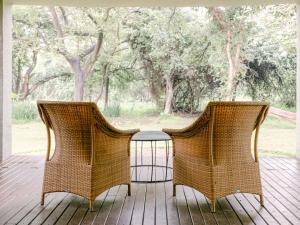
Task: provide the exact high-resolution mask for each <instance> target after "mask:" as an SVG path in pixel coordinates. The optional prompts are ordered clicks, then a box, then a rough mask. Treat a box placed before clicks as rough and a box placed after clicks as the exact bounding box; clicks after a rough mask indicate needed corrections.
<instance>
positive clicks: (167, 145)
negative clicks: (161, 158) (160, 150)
mask: <svg viewBox="0 0 300 225" xmlns="http://www.w3.org/2000/svg"><path fill="white" fill-rule="evenodd" d="M165 143H166V179H165V180H167V179H168V164H169V141H165Z"/></svg>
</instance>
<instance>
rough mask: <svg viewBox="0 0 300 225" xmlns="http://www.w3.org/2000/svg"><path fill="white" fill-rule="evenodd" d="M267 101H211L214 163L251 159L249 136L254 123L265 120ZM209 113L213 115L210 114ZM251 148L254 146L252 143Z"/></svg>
mask: <svg viewBox="0 0 300 225" xmlns="http://www.w3.org/2000/svg"><path fill="white" fill-rule="evenodd" d="M268 107H269V105H268V103H247V102H227V103H226V102H218V103H217V102H212V103H210V104H209V105H208V110H210V112H211V114H212V113H214V121H213V127H212V131H211V132H212V134H210V135H213V139H212V140H213V146H212V147H213V153H214V160H215V162H214V163H215V164H216V165H218V164H229V165H230V162H231V163H232V166H235V165H236V164H240V163H245V162H250V161H253V155H252V154H251V138H253V137H252V135H254V134H255V133H254V132H253V130H254V129H256V127H257V125H259V124H260V122H261V121H262V120H264V117H265V114H266V111H267V109H268ZM211 116H212V115H211ZM252 147H253V146H252Z"/></svg>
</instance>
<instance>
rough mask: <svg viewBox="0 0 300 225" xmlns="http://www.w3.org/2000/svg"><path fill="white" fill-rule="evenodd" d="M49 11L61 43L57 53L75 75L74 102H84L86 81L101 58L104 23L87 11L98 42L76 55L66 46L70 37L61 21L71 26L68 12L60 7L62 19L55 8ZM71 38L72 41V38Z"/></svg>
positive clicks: (107, 13) (106, 17)
mask: <svg viewBox="0 0 300 225" xmlns="http://www.w3.org/2000/svg"><path fill="white" fill-rule="evenodd" d="M49 11H50V13H51V16H52V22H53V28H54V29H55V31H56V34H57V41H58V43H59V44H58V46H57V51H58V52H59V54H61V55H63V56H64V57H65V59H66V60H67V62H68V63H69V65H70V67H71V68H72V71H73V73H74V75H75V87H74V100H75V101H83V98H84V84H85V80H86V78H87V77H88V76H89V75H90V73H91V70H92V68H93V65H94V64H95V62H96V60H97V58H98V56H99V53H100V49H101V46H102V42H103V36H104V30H103V26H102V23H101V22H98V21H97V19H96V18H95V17H94V16H93V15H92V14H91V13H89V12H87V11H85V12H86V15H87V17H88V18H89V19H90V20H91V22H92V24H93V25H94V26H95V29H96V32H97V38H96V42H95V43H94V44H93V45H91V46H90V47H88V48H85V49H83V50H81V51H78V52H77V54H76V53H75V54H74V53H71V52H70V51H68V47H67V45H66V42H67V39H68V36H67V34H66V33H65V32H64V30H63V27H62V22H61V21H60V19H63V23H64V25H65V26H68V25H69V20H68V15H67V14H66V11H65V10H64V8H62V7H60V13H61V16H60V17H59V16H58V13H57V10H56V8H55V7H49ZM109 11H110V9H107V10H106V12H105V15H104V17H103V21H102V22H103V23H106V22H107V20H108V18H109ZM70 38H71V39H72V37H70ZM82 61H84V63H82Z"/></svg>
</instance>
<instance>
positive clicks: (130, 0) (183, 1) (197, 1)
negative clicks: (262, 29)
mask: <svg viewBox="0 0 300 225" xmlns="http://www.w3.org/2000/svg"><path fill="white" fill-rule="evenodd" d="M7 1H8V2H9V3H10V4H16V5H61V6H78V7H81V6H82V7H155V6H165V7H185V6H186V7H188V6H239V5H269V4H281V3H298V4H299V3H300V0H223V1H222V0H7Z"/></svg>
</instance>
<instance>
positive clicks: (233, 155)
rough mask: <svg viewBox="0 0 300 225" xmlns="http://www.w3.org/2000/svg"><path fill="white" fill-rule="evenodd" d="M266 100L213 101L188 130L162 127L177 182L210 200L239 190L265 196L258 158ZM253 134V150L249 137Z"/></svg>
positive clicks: (174, 191) (213, 208)
mask: <svg viewBox="0 0 300 225" xmlns="http://www.w3.org/2000/svg"><path fill="white" fill-rule="evenodd" d="M268 109H269V104H268V103H261V102H210V103H209V104H208V106H207V107H206V109H205V111H204V112H203V114H202V115H201V116H200V117H199V118H198V119H197V120H196V121H195V122H194V123H193V124H192V125H190V126H188V127H186V128H184V129H178V130H175V129H163V131H164V132H166V133H168V134H169V135H170V136H171V137H172V140H173V146H174V183H173V195H174V196H175V195H176V185H187V186H190V187H193V188H195V189H196V190H198V191H200V192H202V193H203V194H204V195H206V196H207V197H208V198H209V199H210V201H211V209H212V212H215V204H216V200H217V199H218V198H221V197H224V196H226V195H230V194H233V193H236V192H245V193H253V194H258V195H259V196H260V203H261V205H263V194H262V187H261V178H260V171H259V163H258V156H257V139H258V133H259V127H260V125H261V124H262V122H263V121H264V119H265V117H266V115H267V111H268ZM254 130H255V136H254V154H253V156H252V154H251V137H252V133H253V131H254Z"/></svg>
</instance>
